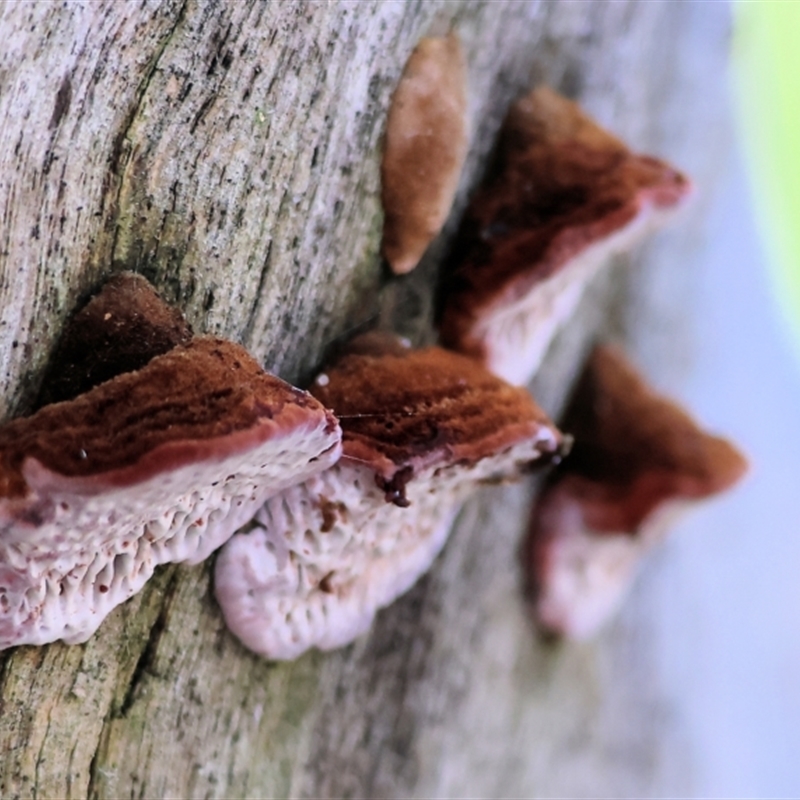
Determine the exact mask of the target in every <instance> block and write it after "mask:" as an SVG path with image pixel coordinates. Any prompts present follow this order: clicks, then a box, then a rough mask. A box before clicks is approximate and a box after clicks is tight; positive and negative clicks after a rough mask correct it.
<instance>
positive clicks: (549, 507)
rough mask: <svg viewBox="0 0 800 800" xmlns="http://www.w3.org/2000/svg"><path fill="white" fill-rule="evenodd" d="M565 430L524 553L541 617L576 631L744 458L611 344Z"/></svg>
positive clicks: (596, 623)
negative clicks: (566, 448) (564, 443)
mask: <svg viewBox="0 0 800 800" xmlns="http://www.w3.org/2000/svg"><path fill="white" fill-rule="evenodd" d="M564 428H565V430H568V431H569V432H570V433H571V434H573V435H574V444H573V448H572V451H571V452H570V454H569V456H567V457H566V458H565V459H564V460H563V462H562V463H561V464H560V465H559V466H558V467H557V468H556V469H555V470H554V471H553V474H552V475H551V476H550V477H549V479H548V483H547V485H546V486H545V488H544V489H543V491H542V493H541V495H540V497H539V498H538V499H537V501H536V504H535V506H534V509H533V513H532V518H531V529H530V535H529V540H528V544H527V546H526V554H525V560H526V566H527V568H528V575H529V590H530V593H531V602H532V608H533V614H534V617H535V619H536V621H537V623H538V624H539V625H540V627H541V628H542V629H543V630H544V631H546V632H548V633H551V634H557V635H561V636H566V637H569V638H577V639H580V638H587V637H589V636H592V635H593V634H594V633H596V632H597V630H598V629H599V628H600V627H601V626H602V625H603V624H604V623H605V622H606V620H607V619H608V618H609V617H610V616H611V615H612V614H613V613H614V612H615V611H616V609H617V608H618V606H619V605H620V603H621V602H622V600H623V598H624V596H625V593H626V591H627V590H628V587H629V586H630V584H631V583H632V581H633V578H634V577H635V574H636V569H637V566H638V564H639V562H640V560H641V558H642V556H643V555H644V554H645V553H646V552H648V551H649V550H650V549H651V548H652V547H653V545H654V544H656V543H657V542H659V541H660V540H661V539H662V538H663V537H664V535H665V534H666V532H667V529H668V527H669V524H670V522H671V521H672V520H673V519H674V517H675V515H676V512H679V511H680V510H681V509H682V507H684V506H688V505H690V504H691V503H693V502H696V501H699V500H702V499H704V498H707V497H710V496H712V495H715V494H717V493H719V492H722V491H724V490H725V489H727V488H729V487H730V486H732V485H733V484H735V483H736V482H737V481H738V480H739V479H740V478H741V477H742V476H743V474H744V473H745V471H746V469H747V462H746V461H745V459H744V456H742V454H741V453H740V452H739V451H738V450H737V449H736V448H735V447H734V446H733V445H732V444H731V443H730V442H728V441H726V440H725V439H721V438H719V437H716V436H711V435H709V434H707V433H705V432H704V431H703V430H701V429H700V428H699V427H698V426H697V424H696V423H695V421H694V420H693V419H692V418H691V417H689V415H688V414H686V412H685V411H683V409H681V408H680V407H679V406H677V405H676V404H675V403H673V402H671V401H670V400H667V399H665V398H664V397H661V396H659V395H657V394H655V393H654V392H653V390H652V389H650V388H649V387H648V386H647V385H646V384H645V383H644V381H643V379H642V378H641V376H640V375H638V374H637V372H636V371H635V369H634V368H633V367H632V366H631V365H630V364H629V363H628V362H627V360H626V359H625V358H624V357H623V356H622V354H621V353H620V352H618V351H617V350H615V349H613V348H609V347H598V348H596V349H595V350H594V352H593V354H592V356H591V358H590V360H589V362H588V364H587V367H586V369H585V371H584V373H583V375H582V377H581V379H580V380H579V382H578V385H577V387H576V390H575V393H574V395H573V397H572V400H571V402H570V405H569V408H568V410H567V414H566V417H565V420H564Z"/></svg>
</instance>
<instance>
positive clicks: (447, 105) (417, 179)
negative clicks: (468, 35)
mask: <svg viewBox="0 0 800 800" xmlns="http://www.w3.org/2000/svg"><path fill="white" fill-rule="evenodd" d="M466 108H467V98H466V66H465V63H464V55H463V53H462V51H461V44H460V42H459V40H458V38H457V37H456V36H455V35H454V34H451V35H450V36H447V37H445V38H437V37H431V38H426V39H422V40H421V41H420V42H419V44H418V45H417V47H416V48H415V50H414V52H413V53H412V54H411V56H410V57H409V59H408V62H407V63H406V66H405V69H404V70H403V74H402V76H401V78H400V82H399V84H398V86H397V89H395V92H394V95H393V97H392V103H391V106H390V108H389V115H388V119H387V122H386V135H385V137H384V145H383V161H382V163H381V189H382V192H381V197H382V201H383V209H384V214H385V220H384V229H383V245H382V247H383V255H384V256H385V258H386V260H387V261H388V262H389V265H390V266H391V268H392V270H393V271H394V272H395V273H396V274H404V273H406V272H410V271H411V270H412V269H414V267H415V266H416V265H417V262H418V261H419V260H420V258H422V255H423V253H424V252H425V250H426V249H427V247H428V245H429V244H430V243H431V241H432V240H433V239H434V237H435V236H436V235H437V234H438V233H439V231H440V230H441V229H442V225H444V222H445V220H446V219H447V215H448V214H449V212H450V207H451V206H452V204H453V198H454V196H455V192H456V188H457V187H458V179H459V176H460V175H461V167H462V166H463V163H464V158H465V156H466V152H467V124H466Z"/></svg>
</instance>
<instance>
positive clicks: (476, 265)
mask: <svg viewBox="0 0 800 800" xmlns="http://www.w3.org/2000/svg"><path fill="white" fill-rule="evenodd" d="M689 192H690V184H689V181H688V180H687V178H686V177H684V176H683V175H682V174H681V173H679V172H677V171H676V170H674V169H673V168H672V167H670V166H669V165H668V164H666V163H664V162H663V161H659V160H658V159H656V158H652V157H650V156H644V155H635V154H633V153H631V151H630V150H629V149H628V148H627V147H626V146H625V144H623V143H622V142H621V141H619V140H618V139H616V138H615V137H613V136H612V135H611V134H609V133H608V132H606V131H605V130H603V129H602V128H601V127H599V126H598V125H597V124H596V123H595V122H594V121H592V120H591V119H590V118H589V117H587V116H586V115H585V114H584V113H583V112H582V111H581V109H580V107H579V106H577V105H576V104H575V103H573V102H571V101H569V100H567V99H565V98H563V97H560V96H559V95H557V94H556V93H555V92H553V91H551V90H550V89H547V88H544V87H542V88H538V89H536V90H534V91H533V92H531V93H530V94H528V95H527V96H525V97H523V98H522V99H521V100H519V101H518V102H517V103H515V104H514V105H513V106H512V107H511V110H510V112H509V114H508V116H507V118H506V120H505V123H504V126H503V129H502V131H501V136H500V143H499V146H498V151H497V155H496V159H495V165H494V169H492V170H491V171H490V173H489V176H488V178H487V180H486V181H485V182H484V185H483V186H482V187H481V188H480V189H479V190H478V191H477V192H476V194H475V195H474V196H473V198H472V200H471V202H470V205H469V208H468V209H467V212H466V215H465V218H464V220H463V223H462V226H461V230H460V233H459V235H458V237H457V239H456V243H455V245H454V250H453V254H452V257H451V260H450V263H449V265H448V268H447V270H446V274H445V278H444V281H443V286H442V293H441V296H442V300H441V319H440V333H441V340H442V342H443V343H444V345H445V346H446V347H450V348H452V349H454V350H457V351H458V352H462V353H466V354H468V355H471V356H473V357H475V358H478V359H480V360H481V361H482V362H483V363H484V364H485V365H486V366H487V367H488V369H490V370H491V371H492V372H494V373H495V374H497V375H499V376H500V377H502V378H504V379H505V380H508V381H510V382H511V383H515V384H524V383H526V382H527V381H528V380H529V379H530V378H531V377H532V376H533V374H534V373H535V372H536V369H537V367H538V365H539V362H540V360H541V358H542V356H543V355H544V353H545V351H546V349H547V346H548V344H549V343H550V341H551V339H552V337H553V335H554V333H555V332H556V330H557V329H558V328H559V327H560V326H561V324H562V323H563V322H564V321H566V319H568V318H569V316H570V315H571V314H572V312H573V311H574V309H575V307H576V305H577V303H578V300H579V299H580V296H581V294H582V292H583V288H584V286H585V284H586V283H587V282H588V280H589V279H590V278H591V277H592V276H593V275H594V274H595V272H596V270H597V269H598V267H599V266H600V265H602V264H603V263H605V262H606V261H608V260H609V258H610V256H612V255H613V254H615V253H618V252H620V251H622V250H624V249H625V248H628V247H630V246H632V244H634V243H635V242H636V241H637V240H638V239H639V237H640V236H641V235H642V234H643V233H644V232H646V231H647V230H649V229H651V228H653V227H654V226H655V225H657V224H659V223H660V222H661V221H662V220H663V219H665V218H666V217H667V215H668V213H667V212H670V211H672V210H673V209H674V208H676V207H677V206H678V205H680V204H681V202H682V201H683V200H684V199H685V198H686V197H687V196H688V194H689Z"/></svg>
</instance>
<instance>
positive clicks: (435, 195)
mask: <svg viewBox="0 0 800 800" xmlns="http://www.w3.org/2000/svg"><path fill="white" fill-rule="evenodd" d="M465 74H466V69H465V63H464V57H463V54H462V52H461V47H460V44H459V41H458V39H457V38H456V37H455V36H453V35H451V36H448V37H446V38H428V39H423V40H421V41H420V43H419V45H418V46H417V48H416V49H415V50H414V52H413V53H412V55H411V57H410V58H409V60H408V63H407V64H406V66H405V69H404V71H403V75H402V77H401V79H400V82H399V85H398V87H397V89H396V91H395V93H394V96H393V98H392V103H391V108H390V110H389V115H388V120H387V127H386V136H385V143H384V154H383V161H382V201H383V206H384V211H385V226H384V232H383V243H382V250H383V254H384V256H385V257H386V259H387V261H388V262H389V264H390V266H391V268H392V270H393V271H394V272H395V273H397V274H402V273H405V272H408V271H409V270H411V269H413V268H414V266H415V265H416V264H417V262H418V261H419V260H420V258H421V257H422V255H423V253H424V252H425V250H426V249H427V247H428V246H429V244H430V243H431V241H432V240H433V239H434V238H435V237H436V236H437V235H438V233H439V232H440V230H441V228H442V226H443V224H444V222H445V220H446V218H447V216H448V214H449V212H450V208H451V206H452V203H453V198H454V196H455V191H456V187H457V185H458V180H459V175H460V172H461V168H462V165H463V162H464V157H465V154H466V147H467V126H466V85H465V84H466V81H465ZM689 189H690V186H689V182H688V180H687V179H686V178H685V177H684V176H683V175H681V174H680V173H679V172H677V171H676V170H674V169H673V168H672V167H670V166H669V165H668V164H666V163H664V162H662V161H659V160H658V159H655V158H652V157H649V156H642V155H635V154H633V153H631V152H630V151H629V150H628V148H627V147H626V146H625V145H624V144H623V143H622V142H620V141H619V140H618V139H616V138H614V137H613V136H611V135H610V134H609V133H607V132H606V131H604V130H603V129H602V128H600V127H599V126H598V125H597V124H596V123H594V122H593V121H592V120H591V119H589V118H588V117H587V116H586V115H585V114H584V113H583V112H582V111H581V110H580V109H579V107H578V106H577V105H575V104H574V103H572V102H570V101H568V100H566V99H564V98H562V97H559V96H558V95H556V94H555V93H554V92H552V91H550V90H548V89H544V88H540V89H537V90H535V91H533V92H531V93H530V94H529V95H527V96H526V97H524V98H522V99H521V100H520V101H518V102H517V103H516V104H514V105H513V106H512V108H511V110H510V112H509V115H508V117H507V119H506V121H505V124H504V127H503V130H502V134H501V139H500V144H499V147H498V150H497V156H496V163H495V164H494V167H493V169H492V170H491V171H490V173H489V175H488V177H487V179H486V181H485V183H484V185H483V186H482V187H481V188H480V189H479V190H478V191H477V192H476V193H475V195H474V196H473V198H472V200H471V202H470V205H469V208H468V211H467V213H466V215H465V218H464V220H463V223H462V226H461V230H460V233H459V235H458V237H457V241H456V245H455V248H454V251H453V254H452V258H451V263H450V267H449V269H448V270H447V273H446V275H445V278H444V281H443V284H442V286H443V289H442V295H441V297H442V301H441V318H440V335H441V340H442V342H443V343H444V345H445V346H447V347H449V348H451V350H445V349H442V348H440V347H428V348H425V349H421V350H412V349H410V348H409V347H407V346H405V345H403V344H401V343H400V341H399V340H397V339H395V338H393V337H391V336H388V335H384V334H370V335H367V336H364V337H360V338H358V339H356V340H354V341H353V342H351V343H350V345H349V346H348V348H347V349H346V350H345V351H344V352H343V353H342V354H340V356H339V357H338V358H337V359H335V360H334V361H333V362H332V363H331V364H330V365H329V366H328V367H326V368H325V371H324V372H322V373H320V374H319V375H318V377H317V379H316V381H315V383H314V385H313V387H312V389H311V392H310V393H307V392H303V391H300V390H299V389H295V388H294V387H291V386H289V385H288V384H286V383H284V382H283V381H281V380H279V379H278V378H275V377H273V376H271V375H269V374H267V373H265V372H264V371H263V370H262V369H261V368H260V366H259V365H258V364H257V363H256V362H255V361H254V360H253V359H252V358H251V357H250V355H249V354H248V353H247V352H246V351H245V350H244V349H243V348H241V347H240V346H238V345H236V344H233V343H232V342H228V341H225V340H222V339H217V338H212V337H197V338H195V337H193V334H192V331H191V328H190V327H189V325H188V324H187V323H186V321H185V320H184V319H183V317H182V315H181V314H180V312H179V311H178V310H177V309H174V308H171V307H170V306H168V305H166V304H164V303H163V302H162V301H161V300H160V298H159V297H158V296H157V295H156V293H155V292H154V290H153V289H152V287H150V286H149V284H148V283H147V282H146V281H145V280H144V279H143V278H140V277H138V276H135V275H131V274H128V273H124V274H122V275H119V276H117V277H115V278H113V279H111V280H110V281H109V282H108V283H107V285H106V287H105V288H104V290H103V291H102V292H101V293H100V294H99V295H98V296H97V297H95V298H93V299H92V300H91V301H90V302H89V303H88V304H87V305H86V306H85V307H84V309H83V310H82V311H80V312H79V313H78V314H76V315H75V317H74V318H73V319H72V321H71V322H70V323H69V325H68V326H67V329H66V331H65V334H64V336H63V337H62V340H61V342H60V344H59V347H58V348H57V350H56V352H55V355H54V358H53V360H52V363H51V366H50V368H49V369H48V372H47V375H46V379H45V388H44V389H43V392H42V395H41V397H40V406H41V407H40V408H39V410H38V411H37V412H36V413H35V414H33V415H31V416H29V417H25V418H22V419H18V420H14V421H12V422H10V423H8V424H6V425H4V426H0V648H4V647H9V646H12V645H17V644H44V643H47V642H52V641H55V640H58V639H62V640H64V641H65V642H67V643H76V642H82V641H85V640H86V639H87V638H88V637H89V636H90V635H91V634H92V633H93V632H94V631H95V630H96V629H97V627H98V626H99V625H100V623H101V622H102V620H103V619H104V618H105V617H106V616H107V615H108V613H109V612H110V611H111V610H112V609H113V608H114V607H115V606H116V605H118V604H119V603H121V602H123V601H124V600H126V599H127V598H129V597H131V596H132V595H133V594H134V593H136V592H137V591H139V590H140V589H141V588H142V586H143V585H144V584H145V582H146V581H147V580H148V578H149V577H150V576H151V575H152V573H153V571H154V570H155V568H156V567H157V566H158V565H160V564H164V563H167V562H177V561H184V562H189V563H197V562H199V561H202V560H203V559H205V558H207V557H208V556H209V555H210V554H211V553H212V552H213V551H214V550H216V549H217V548H220V547H221V546H223V545H224V547H222V550H221V552H220V554H219V557H218V558H217V563H216V570H215V593H216V596H217V599H218V600H219V603H220V606H221V608H222V611H223V614H224V616H225V620H226V622H227V624H228V626H229V628H230V629H231V630H232V631H233V633H234V634H235V635H236V636H238V637H239V639H240V640H241V641H242V642H243V643H244V644H245V645H246V646H247V647H249V648H250V649H252V650H254V651H255V652H257V653H260V654H262V655H264V656H266V657H268V658H273V659H290V658H295V657H297V656H298V655H300V654H301V653H303V652H304V651H306V650H307V649H309V648H312V647H317V648H320V649H323V650H326V649H331V648H335V647H339V646H341V645H344V644H346V643H348V642H350V641H352V640H353V639H354V638H355V637H357V636H358V635H359V634H361V633H363V632H364V631H366V630H367V629H368V627H369V626H370V624H371V623H372V620H373V619H374V617H375V614H376V613H377V611H378V610H379V609H380V608H382V607H384V606H386V605H387V604H389V603H391V602H392V601H393V600H394V599H395V598H396V597H398V596H399V595H400V594H402V593H403V592H405V591H406V590H407V589H408V588H409V587H410V586H411V585H412V584H413V583H414V582H415V581H416V580H417V578H418V577H419V576H420V575H421V574H422V573H423V572H425V571H426V570H427V569H428V567H429V566H430V564H431V562H432V561H433V559H434V558H435V557H436V555H437V553H438V552H439V551H440V550H441V548H442V547H443V545H444V543H445V541H446V538H447V535H448V531H449V529H450V526H451V523H452V521H453V519H454V517H455V515H456V514H457V512H458V510H459V507H460V505H461V503H462V502H463V501H464V500H465V499H466V497H467V496H468V495H469V494H470V493H471V492H472V491H473V490H474V488H475V487H476V486H478V485H480V484H482V483H494V482H497V481H498V480H507V479H513V478H515V477H517V476H519V475H520V474H521V473H523V472H525V471H527V470H528V469H529V468H530V467H531V466H532V465H536V464H547V463H552V462H555V463H558V462H560V461H561V459H562V456H563V455H564V453H565V452H566V442H567V440H568V439H569V437H566V436H562V434H561V433H560V432H559V431H558V430H557V429H556V427H555V426H554V425H553V424H552V423H551V422H550V421H549V420H548V419H547V417H546V416H545V415H544V413H543V412H542V411H541V409H539V407H538V406H537V405H536V403H535V402H534V401H533V399H532V398H531V396H530V395H529V394H528V393H527V392H526V391H525V390H524V389H521V388H519V387H518V386H515V385H512V384H522V383H525V382H527V380H528V379H529V378H530V377H531V375H532V374H533V373H534V372H535V370H536V368H537V366H538V364H539V361H540V359H541V358H542V356H543V354H544V352H545V349H546V348H547V345H548V343H549V341H550V339H551V337H552V335H553V334H554V332H555V331H556V329H557V328H558V327H559V326H560V325H562V324H563V323H564V321H565V320H566V318H567V317H568V316H569V315H570V314H571V313H572V311H573V310H574V308H575V306H576V304H577V302H578V299H579V297H580V294H581V291H582V289H583V286H584V284H585V283H586V282H587V280H588V279H589V278H590V277H591V276H592V275H593V274H594V272H595V271H596V269H597V268H598V266H599V265H600V264H602V263H604V262H605V261H607V260H608V258H609V256H611V255H613V254H614V253H617V252H619V251H620V250H622V249H623V248H625V247H628V246H630V244H632V243H633V242H634V241H636V240H637V239H638V238H639V236H640V235H641V234H642V233H643V232H644V231H646V230H648V229H650V228H652V227H653V226H654V225H655V224H657V223H659V222H660V221H661V220H662V218H664V216H665V215H666V214H667V213H668V212H670V211H672V210H673V209H674V208H676V207H677V206H678V205H680V204H681V202H682V201H683V200H684V199H685V198H686V196H687V195H688V193H689ZM453 351H457V352H453ZM506 381H509V382H510V383H507V382H506ZM565 426H566V430H567V431H568V432H569V433H571V434H574V436H575V442H576V443H575V448H574V451H573V453H572V454H571V455H570V456H569V458H568V459H567V460H565V461H564V462H563V463H562V464H561V465H560V466H558V467H557V468H556V470H555V471H554V472H553V474H552V475H551V477H550V479H549V480H548V482H547V484H546V487H545V489H544V491H543V493H542V495H541V497H540V499H539V502H538V503H537V505H536V507H535V509H534V512H533V516H532V522H531V533H530V539H529V542H528V545H527V550H526V563H527V565H528V575H529V590H530V595H531V601H532V604H533V607H534V610H535V611H534V613H535V616H536V618H537V620H538V622H539V624H540V625H541V627H542V628H543V629H545V630H547V631H549V632H556V633H559V634H564V635H567V636H576V637H578V636H585V635H589V634H591V633H593V632H594V631H595V630H596V629H597V628H598V627H599V625H600V624H602V622H603V621H604V620H605V619H606V618H607V617H608V615H609V614H610V613H611V612H612V610H613V608H614V607H615V606H616V605H617V604H618V603H619V601H620V599H621V597H622V596H623V594H624V591H625V588H626V587H627V585H628V583H629V582H630V580H631V577H632V575H633V573H634V571H635V567H636V564H637V562H638V560H639V557H640V555H641V554H642V553H643V552H645V551H646V550H647V549H648V548H649V547H650V546H651V545H652V543H653V542H655V541H657V540H658V539H659V538H660V536H661V535H662V533H661V532H662V529H663V525H664V520H665V517H666V516H667V513H668V511H669V510H670V509H671V508H672V507H673V506H675V505H676V504H681V503H685V502H689V501H693V500H697V499H700V498H703V497H706V496H709V495H711V494H714V493H716V492H718V491H721V490H722V489H724V488H727V487H728V486H730V485H731V484H733V483H734V482H735V481H736V480H737V479H738V478H739V477H740V475H741V474H742V473H743V471H744V469H745V462H744V459H743V457H742V456H741V455H740V454H739V453H738V451H737V450H736V449H735V448H734V447H733V446H732V445H730V444H729V443H728V442H726V441H725V440H722V439H718V438H716V437H712V436H709V435H708V434H705V433H704V432H702V431H701V430H700V429H698V428H697V426H696V425H695V423H694V422H693V421H692V420H691V419H690V418H689V417H688V416H687V415H686V414H685V413H684V412H683V411H682V410H680V409H679V408H678V407H677V406H675V405H674V404H672V403H670V402H669V401H667V400H665V399H663V398H660V397H658V396H657V395H655V394H654V393H653V392H652V391H651V390H650V389H648V388H647V387H646V386H645V385H644V384H643V382H642V381H641V380H640V379H639V378H638V376H636V374H635V372H634V371H633V370H632V368H631V367H630V366H629V365H628V364H627V363H626V362H625V360H624V359H623V358H622V357H621V356H620V355H619V354H618V353H616V352H615V351H613V350H610V349H607V348H599V349H597V350H596V351H595V353H594V355H593V356H592V359H591V361H590V363H589V366H588V368H587V370H586V372H585V374H584V376H583V378H582V379H581V381H580V383H579V385H578V388H577V389H576V392H575V394H574V396H573V400H572V403H571V405H570V408H569V411H568V414H567V417H566V420H565ZM237 529H239V532H238V533H236V534H235V535H233V534H234V532H235V531H236V530H237ZM231 537H232V538H231ZM226 542H227V544H226Z"/></svg>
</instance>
